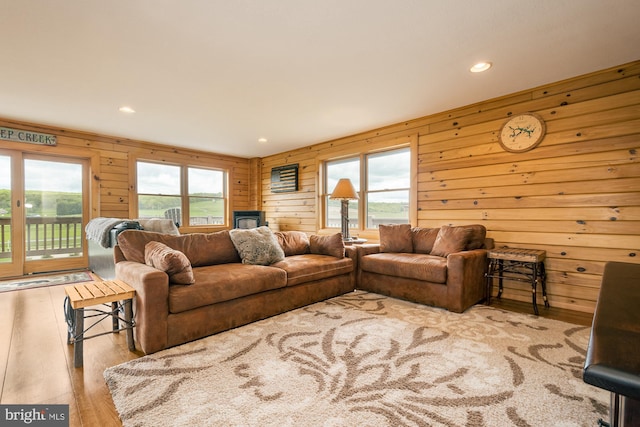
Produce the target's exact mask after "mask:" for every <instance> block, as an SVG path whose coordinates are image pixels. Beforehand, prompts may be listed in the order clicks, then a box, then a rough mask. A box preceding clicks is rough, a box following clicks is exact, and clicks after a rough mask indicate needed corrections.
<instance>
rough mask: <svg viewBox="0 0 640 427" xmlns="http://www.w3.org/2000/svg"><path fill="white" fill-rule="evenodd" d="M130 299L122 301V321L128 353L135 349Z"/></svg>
mask: <svg viewBox="0 0 640 427" xmlns="http://www.w3.org/2000/svg"><path fill="white" fill-rule="evenodd" d="M132 305H133V304H132V301H131V300H130V299H128V300H125V301H124V320H125V323H126V325H127V345H128V346H129V351H134V350H135V349H136V345H135V342H134V341H133V307H132Z"/></svg>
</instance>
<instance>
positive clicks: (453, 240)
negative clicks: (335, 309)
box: [357, 224, 493, 313]
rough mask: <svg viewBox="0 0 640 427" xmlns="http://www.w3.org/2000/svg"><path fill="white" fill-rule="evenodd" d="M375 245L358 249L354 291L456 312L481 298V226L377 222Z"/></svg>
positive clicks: (486, 244) (486, 242)
mask: <svg viewBox="0 0 640 427" xmlns="http://www.w3.org/2000/svg"><path fill="white" fill-rule="evenodd" d="M379 231H380V244H376V245H363V246H360V247H359V248H358V282H357V287H358V289H362V290H365V291H369V292H375V293H378V294H382V295H388V296H392V297H396V298H401V299H405V300H409V301H413V302H417V303H421V304H427V305H432V306H437V307H442V308H446V309H448V310H449V311H453V312H457V313H461V312H463V311H465V310H466V309H467V308H469V307H471V306H472V305H474V304H476V303H478V302H479V301H480V300H482V299H483V298H485V289H486V286H485V283H486V282H485V278H484V273H485V271H486V268H487V249H491V248H492V247H493V240H491V239H486V229H485V227H484V226H482V225H465V226H458V227H450V226H443V227H441V228H420V227H414V228H411V226H410V225H408V224H399V225H380V226H379Z"/></svg>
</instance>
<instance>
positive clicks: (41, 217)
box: [0, 150, 89, 278]
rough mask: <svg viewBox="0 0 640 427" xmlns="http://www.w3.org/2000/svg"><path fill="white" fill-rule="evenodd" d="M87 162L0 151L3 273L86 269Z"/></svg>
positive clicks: (0, 272)
mask: <svg viewBox="0 0 640 427" xmlns="http://www.w3.org/2000/svg"><path fill="white" fill-rule="evenodd" d="M88 170H89V165H88V161H87V160H85V159H74V158H67V157H64V158H63V157H50V156H46V157H45V156H41V155H34V154H28V153H22V152H13V151H9V150H0V278H8V277H17V276H22V275H24V274H28V273H41V272H49V271H61V270H72V269H79V268H84V267H86V266H87V255H86V241H85V239H84V228H83V224H86V223H87V221H88V212H89V203H88V200H89V197H87V196H86V195H87V194H88V182H89V179H88Z"/></svg>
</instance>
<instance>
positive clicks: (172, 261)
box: [114, 230, 357, 354]
mask: <svg viewBox="0 0 640 427" xmlns="http://www.w3.org/2000/svg"><path fill="white" fill-rule="evenodd" d="M230 232H232V231H220V232H215V233H194V234H185V235H179V236H171V235H167V234H160V233H154V232H148V231H138V230H130V231H125V232H123V233H121V234H120V235H119V236H118V245H117V246H116V247H115V248H114V258H115V262H116V278H117V279H120V280H123V281H125V282H126V283H128V284H130V285H131V286H132V287H133V288H134V289H135V290H136V296H135V302H134V307H135V322H136V328H135V335H136V344H137V345H138V348H140V349H141V350H142V351H144V352H145V353H147V354H148V353H154V352H156V351H159V350H162V349H164V348H168V347H172V346H175V345H178V344H182V343H185V342H188V341H192V340H195V339H199V338H202V337H205V336H208V335H211V334H214V333H217V332H221V331H224V330H227V329H231V328H234V327H237V326H241V325H244V324H247V323H250V322H254V321H256V320H259V319H263V318H266V317H269V316H273V315H275V314H279V313H283V312H286V311H290V310H293V309H295V308H298V307H302V306H304V305H308V304H311V303H314V302H318V301H322V300H324V299H327V298H331V297H334V296H337V295H341V294H344V293H347V292H350V291H353V290H354V288H355V279H356V272H357V268H356V262H357V251H356V249H355V248H354V247H346V248H345V246H344V244H343V242H342V235H341V234H340V233H337V234H335V235H333V236H307V235H306V234H305V233H302V232H295V231H290V232H282V233H274V234H275V236H276V238H277V239H278V243H279V245H280V247H281V250H282V252H283V254H284V255H285V256H284V259H282V260H281V261H278V262H275V263H271V264H270V265H253V264H248V263H243V258H241V256H240V254H239V252H238V251H237V250H236V246H234V241H232V239H231V237H230ZM151 242H160V243H161V244H162V245H158V244H157V243H151ZM147 245H149V246H147ZM151 245H155V246H154V247H153V251H152V250H150V249H151V248H152V246H151ZM145 248H146V250H145ZM150 254H151V255H150ZM152 255H158V256H155V257H153V258H150V257H152ZM145 257H146V258H147V259H145ZM244 260H245V261H246V259H244ZM148 264H149V265H148ZM152 265H153V266H152ZM175 282H178V283H175ZM180 283H182V284H180Z"/></svg>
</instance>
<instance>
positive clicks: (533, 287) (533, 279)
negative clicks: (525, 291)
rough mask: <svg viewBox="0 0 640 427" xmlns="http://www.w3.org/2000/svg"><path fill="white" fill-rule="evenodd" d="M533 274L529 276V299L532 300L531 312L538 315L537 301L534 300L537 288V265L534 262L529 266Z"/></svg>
mask: <svg viewBox="0 0 640 427" xmlns="http://www.w3.org/2000/svg"><path fill="white" fill-rule="evenodd" d="M531 268H532V270H533V272H532V274H531V298H532V300H533V312H534V313H535V315H536V316H537V315H538V301H537V300H536V293H537V287H538V263H537V262H534V263H532V266H531Z"/></svg>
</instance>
